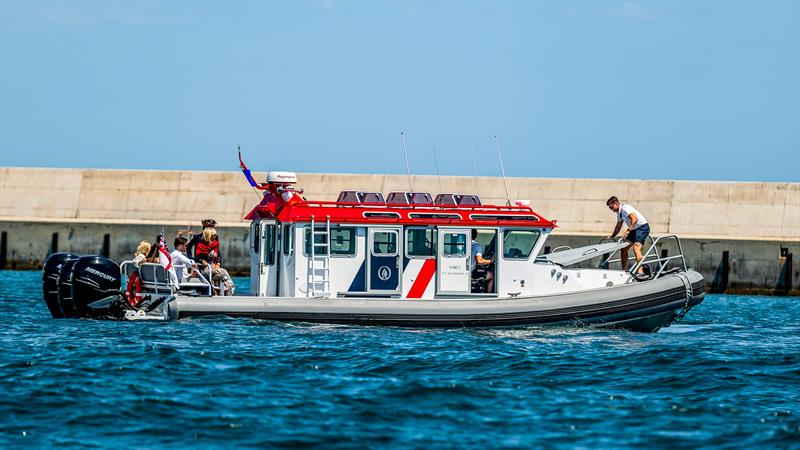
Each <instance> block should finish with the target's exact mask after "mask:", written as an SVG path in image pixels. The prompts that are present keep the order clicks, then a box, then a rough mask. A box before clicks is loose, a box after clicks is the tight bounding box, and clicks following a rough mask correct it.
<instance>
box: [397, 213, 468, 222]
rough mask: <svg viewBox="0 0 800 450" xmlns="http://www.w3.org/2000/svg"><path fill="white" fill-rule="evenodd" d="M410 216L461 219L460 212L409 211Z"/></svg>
mask: <svg viewBox="0 0 800 450" xmlns="http://www.w3.org/2000/svg"><path fill="white" fill-rule="evenodd" d="M408 217H409V218H411V219H449V220H461V216H460V215H459V214H435V213H409V214H408Z"/></svg>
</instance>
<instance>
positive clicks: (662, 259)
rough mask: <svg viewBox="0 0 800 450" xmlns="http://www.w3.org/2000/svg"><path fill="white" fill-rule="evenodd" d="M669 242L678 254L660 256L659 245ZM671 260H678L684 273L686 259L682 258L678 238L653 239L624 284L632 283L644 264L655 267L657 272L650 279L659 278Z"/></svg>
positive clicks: (670, 235) (666, 236) (668, 236)
mask: <svg viewBox="0 0 800 450" xmlns="http://www.w3.org/2000/svg"><path fill="white" fill-rule="evenodd" d="M670 241H674V242H675V246H676V247H677V249H678V253H677V254H676V255H672V256H662V255H661V253H660V250H661V246H659V244H662V246H663V243H665V242H670ZM673 260H679V262H680V264H681V265H682V268H683V270H684V271H686V270H688V268H687V267H686V258H685V257H684V256H683V247H682V246H681V240H680V238H678V236H676V235H674V234H668V235H665V236H659V237H658V238H656V239H655V241H653V244H652V245H651V246H650V248H648V249H647V251H646V252H645V254H644V255H642V260H641V261H639V262H638V263H636V265H634V266H633V269H631V271H630V275H629V276H628V279H627V280H625V283H626V284H627V283H630V282H631V281H633V279H634V277H635V276H636V274H637V273H638V271H639V269H640V268H641V267H642V266H643V265H645V264H656V265H657V267H658V270H657V271H656V273H655V274H653V275H652V276H651V277H650V279H653V280H655V279H656V278H658V277H660V276H661V274H662V273H664V270H665V269H666V268H667V266H669V264H670V262H671V261H673Z"/></svg>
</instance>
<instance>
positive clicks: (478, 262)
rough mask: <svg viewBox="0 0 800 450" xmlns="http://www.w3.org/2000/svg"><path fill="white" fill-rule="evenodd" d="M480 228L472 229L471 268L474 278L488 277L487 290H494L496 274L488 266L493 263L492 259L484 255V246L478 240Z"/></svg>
mask: <svg viewBox="0 0 800 450" xmlns="http://www.w3.org/2000/svg"><path fill="white" fill-rule="evenodd" d="M477 239H478V230H476V229H474V228H473V229H472V254H471V255H470V258H469V268H470V272H471V273H472V278H482V277H486V292H494V274H493V273H492V271H490V270H488V269H487V268H486V266H488V265H489V264H491V263H492V260H491V259H486V258H484V257H483V246H482V245H481V244H480V243H479V242H478V240H477Z"/></svg>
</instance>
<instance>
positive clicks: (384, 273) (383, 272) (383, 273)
mask: <svg viewBox="0 0 800 450" xmlns="http://www.w3.org/2000/svg"><path fill="white" fill-rule="evenodd" d="M391 276H392V271H391V270H389V267H388V266H381V267H380V268H378V278H380V279H381V281H386V280H388V279H389V278H390V277H391Z"/></svg>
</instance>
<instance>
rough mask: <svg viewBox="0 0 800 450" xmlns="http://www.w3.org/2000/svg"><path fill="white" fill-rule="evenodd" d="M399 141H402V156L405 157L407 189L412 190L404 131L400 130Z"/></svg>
mask: <svg viewBox="0 0 800 450" xmlns="http://www.w3.org/2000/svg"><path fill="white" fill-rule="evenodd" d="M400 141H401V142H402V143H403V157H405V159H406V173H407V174H408V191H409V192H414V187H413V186H412V185H411V167H410V166H409V165H408V149H407V148H406V137H405V133H403V132H402V131H401V132H400Z"/></svg>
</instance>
